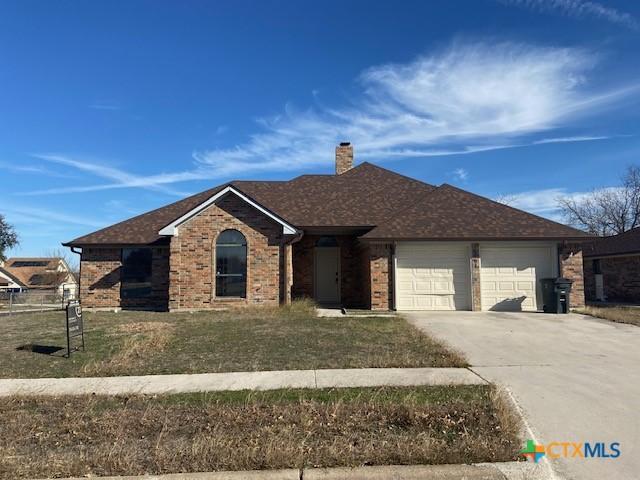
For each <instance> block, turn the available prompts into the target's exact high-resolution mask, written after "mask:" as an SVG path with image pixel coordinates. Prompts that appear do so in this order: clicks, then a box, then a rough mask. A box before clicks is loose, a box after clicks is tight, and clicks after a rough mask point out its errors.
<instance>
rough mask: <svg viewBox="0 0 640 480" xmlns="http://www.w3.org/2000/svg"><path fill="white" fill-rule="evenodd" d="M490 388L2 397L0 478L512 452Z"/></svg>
mask: <svg viewBox="0 0 640 480" xmlns="http://www.w3.org/2000/svg"><path fill="white" fill-rule="evenodd" d="M506 405H507V404H506V402H504V401H503V400H501V398H500V397H499V396H497V395H496V394H495V391H494V390H493V389H492V387H488V386H480V387H478V386H473V387H420V388H381V389H333V390H278V391H269V392H248V391H246V392H220V393H210V394H190V395H172V396H160V397H143V396H132V397H96V396H93V397H89V396H87V397H66V398H65V397H62V398H33V397H31V398H29V397H16V398H4V399H0V478H4V479H16V478H42V477H68V476H84V475H87V476H89V475H91V476H93V475H140V474H145V473H148V474H160V473H171V472H196V471H213V470H251V469H277V468H300V467H303V466H326V467H328V466H357V465H384V464H441V463H471V462H496V461H509V460H515V459H517V458H518V450H519V448H521V445H520V440H519V436H518V433H519V423H518V419H517V416H516V415H515V414H514V413H513V411H512V410H510V409H509V408H508V407H507V406H506Z"/></svg>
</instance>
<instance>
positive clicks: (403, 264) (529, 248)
mask: <svg viewBox="0 0 640 480" xmlns="http://www.w3.org/2000/svg"><path fill="white" fill-rule="evenodd" d="M478 250H479V282H480V286H479V289H478V288H476V289H473V288H472V284H471V283H472V275H471V273H472V272H471V269H472V244H471V243H467V242H398V243H397V244H396V248H395V260H394V263H395V270H394V281H395V304H396V309H397V310H471V309H472V304H473V291H474V290H475V291H476V292H478V290H479V296H480V305H481V308H482V310H507V311H509V310H511V311H520V310H529V311H532V310H533V311H535V310H538V309H541V308H542V303H541V291H540V279H542V278H547V277H553V276H556V275H557V270H558V266H557V247H556V244H554V243H553V242H521V243H518V242H511V243H509V242H480V243H479V249H478ZM477 277H478V276H477V275H476V278H477ZM476 294H477V293H476Z"/></svg>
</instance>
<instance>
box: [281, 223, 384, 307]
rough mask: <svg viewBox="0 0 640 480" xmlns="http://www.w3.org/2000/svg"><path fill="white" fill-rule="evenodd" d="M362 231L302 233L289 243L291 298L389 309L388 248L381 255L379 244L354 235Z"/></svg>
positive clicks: (319, 303)
mask: <svg viewBox="0 0 640 480" xmlns="http://www.w3.org/2000/svg"><path fill="white" fill-rule="evenodd" d="M362 233H363V232H362V231H351V232H317V233H316V232H314V233H306V232H305V235H304V237H303V238H302V239H301V240H300V241H298V242H296V243H294V244H293V246H292V248H293V251H292V267H293V286H292V289H291V292H292V297H293V298H311V299H313V300H314V301H315V302H316V303H318V305H320V306H323V307H330V308H338V307H344V308H365V309H382V310H388V309H390V308H391V304H390V302H389V299H390V296H391V295H390V291H391V289H390V285H389V271H390V270H389V265H390V264H391V249H390V248H385V249H383V250H384V252H383V253H382V255H381V254H380V247H381V246H378V245H371V244H368V243H366V242H363V241H361V240H360V239H359V238H358V237H359V236H360V235H362ZM384 247H386V246H384ZM381 256H382V258H381ZM380 270H384V272H383V274H381V273H380ZM372 272H373V275H372ZM380 283H382V284H384V285H383V286H382V287H381V286H380V285H379V284H380Z"/></svg>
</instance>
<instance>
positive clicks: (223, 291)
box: [216, 230, 247, 298]
mask: <svg viewBox="0 0 640 480" xmlns="http://www.w3.org/2000/svg"><path fill="white" fill-rule="evenodd" d="M246 296H247V239H246V238H244V235H242V233H240V232H239V231H237V230H225V231H224V232H222V233H221V234H220V235H219V236H218V240H217V241H216V297H242V298H246Z"/></svg>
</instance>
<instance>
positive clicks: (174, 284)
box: [169, 195, 283, 310]
mask: <svg viewBox="0 0 640 480" xmlns="http://www.w3.org/2000/svg"><path fill="white" fill-rule="evenodd" d="M227 229H236V230H238V231H240V232H242V234H243V235H244V236H245V238H246V239H247V298H246V299H230V298H216V296H215V265H214V264H215V242H216V239H217V238H218V235H219V234H220V233H221V232H222V231H223V230H227ZM282 249H283V239H282V227H281V226H280V225H279V224H277V223H276V222H274V221H273V220H271V219H270V218H268V217H266V216H265V215H264V214H263V213H262V212H260V211H259V210H257V209H255V208H253V207H252V206H250V205H248V204H247V203H245V202H244V201H243V200H241V199H240V198H238V197H237V196H235V195H227V196H226V197H224V198H223V199H221V200H220V201H218V202H217V203H216V204H214V205H211V206H210V207H208V208H206V209H205V210H204V211H202V212H200V213H199V214H198V215H196V216H195V217H193V218H191V219H190V220H188V221H187V222H185V223H184V224H182V225H181V226H180V227H179V232H178V235H177V236H174V237H172V238H171V258H170V269H169V271H170V273H169V292H170V300H169V308H170V309H172V310H176V309H207V308H220V307H229V306H242V305H248V304H268V305H277V304H278V303H279V301H280V298H281V295H280V290H281V285H282V282H281V274H282V272H281V269H282V266H283V262H282V261H281V254H282Z"/></svg>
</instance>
